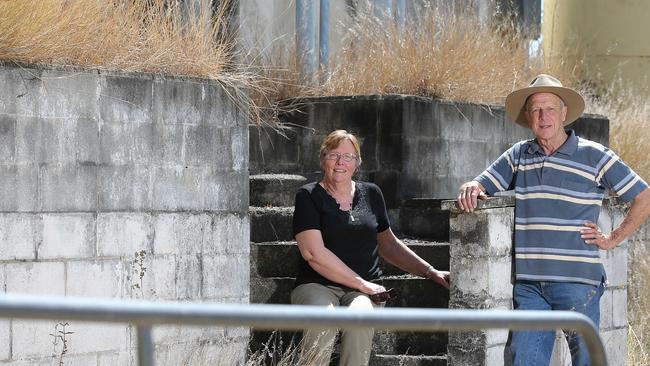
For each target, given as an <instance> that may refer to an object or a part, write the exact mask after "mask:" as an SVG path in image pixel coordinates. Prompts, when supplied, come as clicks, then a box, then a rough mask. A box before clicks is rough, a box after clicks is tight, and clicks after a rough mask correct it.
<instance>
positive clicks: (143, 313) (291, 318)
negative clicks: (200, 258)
mask: <svg viewBox="0 0 650 366" xmlns="http://www.w3.org/2000/svg"><path fill="white" fill-rule="evenodd" d="M0 318H21V319H51V320H53V319H66V320H79V321H91V322H111V323H130V324H136V325H137V326H138V340H139V341H140V340H141V339H142V340H146V341H145V342H143V344H145V345H148V347H149V348H150V350H151V351H153V345H152V342H151V334H150V332H151V326H153V325H160V324H186V325H200V326H220V327H228V326H247V327H255V328H256V329H270V330H272V329H287V330H299V329H304V328H312V329H314V328H315V329H319V328H340V329H361V328H375V329H386V330H406V331H428V332H436V331H447V330H476V329H513V330H531V329H540V330H555V329H566V330H574V331H577V332H579V333H580V334H581V335H582V336H583V337H584V340H585V343H586V344H587V348H588V349H589V355H590V356H591V362H592V364H593V365H594V366H607V358H606V355H605V349H604V347H603V342H602V340H601V339H600V336H599V335H598V330H597V329H596V327H595V325H594V323H593V322H592V321H591V320H590V319H589V318H587V317H586V316H585V315H583V314H580V313H577V312H574V311H531V310H528V311H526V310H517V311H512V310H468V309H424V308H384V309H375V310H371V311H368V310H358V309H348V308H342V309H337V308H335V309H333V310H331V309H327V308H325V307H322V306H304V305H266V304H250V305H242V304H210V303H176V302H147V301H133V300H117V299H112V300H105V299H92V298H73V297H47V296H27V295H4V296H0ZM142 330H144V331H142ZM145 354H146V352H142V355H145ZM151 354H152V353H151ZM150 358H151V359H153V356H150ZM141 362H142V360H141ZM141 365H146V366H148V364H146V363H141Z"/></svg>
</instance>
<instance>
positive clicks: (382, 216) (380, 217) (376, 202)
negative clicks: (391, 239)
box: [371, 184, 390, 233]
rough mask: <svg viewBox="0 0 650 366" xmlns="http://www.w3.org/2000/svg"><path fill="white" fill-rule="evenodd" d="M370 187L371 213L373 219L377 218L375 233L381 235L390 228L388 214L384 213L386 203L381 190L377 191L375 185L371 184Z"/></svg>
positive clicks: (377, 188)
mask: <svg viewBox="0 0 650 366" xmlns="http://www.w3.org/2000/svg"><path fill="white" fill-rule="evenodd" d="M371 187H372V191H373V195H372V197H373V198H372V207H373V211H374V212H373V213H374V214H375V217H377V232H378V233H381V232H382V231H384V230H386V229H388V228H389V227H390V221H389V220H388V212H387V211H386V201H384V195H383V194H382V193H381V189H379V187H378V186H377V185H375V184H372V185H371Z"/></svg>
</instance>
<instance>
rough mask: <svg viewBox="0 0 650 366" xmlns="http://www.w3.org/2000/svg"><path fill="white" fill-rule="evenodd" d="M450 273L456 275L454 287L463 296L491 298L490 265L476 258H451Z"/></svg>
mask: <svg viewBox="0 0 650 366" xmlns="http://www.w3.org/2000/svg"><path fill="white" fill-rule="evenodd" d="M449 269H450V272H451V273H453V274H454V279H453V286H454V287H455V288H456V289H457V290H458V291H460V292H461V293H463V294H468V295H474V296H479V297H480V298H486V299H487V298H489V297H490V295H489V293H488V289H489V283H490V282H489V277H488V275H487V273H489V263H488V262H487V261H483V260H481V261H479V260H476V259H475V258H463V257H453V256H452V257H451V259H450V260H449Z"/></svg>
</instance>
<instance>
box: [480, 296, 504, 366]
mask: <svg viewBox="0 0 650 366" xmlns="http://www.w3.org/2000/svg"><path fill="white" fill-rule="evenodd" d="M499 310H502V309H499ZM503 310H509V309H503ZM509 334H510V331H509V330H508V329H496V330H487V331H486V332H485V344H486V347H487V348H488V351H489V349H491V348H501V353H502V354H503V347H504V346H505V344H506V342H508V335H509ZM488 365H492V363H488Z"/></svg>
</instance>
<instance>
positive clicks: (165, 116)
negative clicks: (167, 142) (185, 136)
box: [153, 77, 241, 126]
mask: <svg viewBox="0 0 650 366" xmlns="http://www.w3.org/2000/svg"><path fill="white" fill-rule="evenodd" d="M224 94H225V93H224V91H223V87H222V86H221V85H220V84H218V83H216V82H210V81H207V80H198V79H197V80H196V81H190V80H187V79H172V78H162V77H154V84H153V112H154V114H153V119H154V121H155V122H156V123H167V124H210V125H217V126H231V125H233V124H235V123H237V122H238V120H237V118H238V117H240V118H241V116H238V114H237V112H236V107H235V105H234V103H233V102H232V100H230V99H228V97H227V96H225V95H224Z"/></svg>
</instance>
